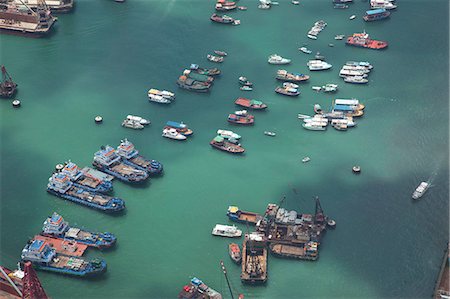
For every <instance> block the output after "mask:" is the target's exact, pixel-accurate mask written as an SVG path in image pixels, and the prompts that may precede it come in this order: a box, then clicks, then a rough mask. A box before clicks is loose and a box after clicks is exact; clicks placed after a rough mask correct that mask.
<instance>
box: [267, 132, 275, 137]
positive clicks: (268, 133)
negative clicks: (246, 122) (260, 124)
mask: <svg viewBox="0 0 450 299" xmlns="http://www.w3.org/2000/svg"><path fill="white" fill-rule="evenodd" d="M264 135H267V136H270V137H275V136H276V135H277V134H276V133H275V132H271V131H264Z"/></svg>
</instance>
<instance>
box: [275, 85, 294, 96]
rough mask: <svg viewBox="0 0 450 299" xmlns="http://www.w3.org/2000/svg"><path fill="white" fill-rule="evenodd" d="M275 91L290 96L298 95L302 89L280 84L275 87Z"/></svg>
mask: <svg viewBox="0 0 450 299" xmlns="http://www.w3.org/2000/svg"><path fill="white" fill-rule="evenodd" d="M275 92H276V93H279V94H281V95H285V96H290V97H296V96H298V95H299V94H300V91H299V90H298V89H296V88H285V87H280V86H279V87H277V88H275Z"/></svg>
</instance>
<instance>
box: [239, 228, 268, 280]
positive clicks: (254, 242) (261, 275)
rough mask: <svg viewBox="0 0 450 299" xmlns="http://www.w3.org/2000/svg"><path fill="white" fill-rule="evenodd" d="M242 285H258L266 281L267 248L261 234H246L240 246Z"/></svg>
mask: <svg viewBox="0 0 450 299" xmlns="http://www.w3.org/2000/svg"><path fill="white" fill-rule="evenodd" d="M241 281H242V282H243V283H250V284H258V283H265V282H266V281H267V248H266V240H265V237H264V235H263V234H260V233H256V232H254V233H251V234H246V235H245V239H244V243H243V245H242V272H241Z"/></svg>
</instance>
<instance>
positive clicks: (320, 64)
mask: <svg viewBox="0 0 450 299" xmlns="http://www.w3.org/2000/svg"><path fill="white" fill-rule="evenodd" d="M306 65H307V66H308V68H309V70H310V71H323V70H329V69H331V68H332V67H333V65H331V64H329V63H327V62H325V61H322V60H310V61H308V63H307V64H306Z"/></svg>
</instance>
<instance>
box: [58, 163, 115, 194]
mask: <svg viewBox="0 0 450 299" xmlns="http://www.w3.org/2000/svg"><path fill="white" fill-rule="evenodd" d="M61 173H64V174H66V175H67V176H69V178H70V180H71V181H72V182H73V185H74V186H75V187H80V188H83V189H86V190H89V191H92V192H100V193H108V192H110V191H112V189H113V185H112V183H111V181H107V180H101V179H99V178H96V177H94V176H92V175H88V174H85V173H83V172H82V171H81V170H80V168H79V167H78V165H77V164H75V163H73V162H72V161H70V160H69V161H68V162H66V163H65V165H64V168H63V169H61Z"/></svg>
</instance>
